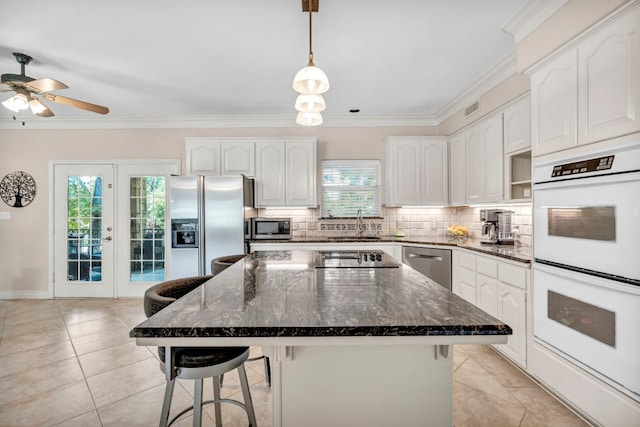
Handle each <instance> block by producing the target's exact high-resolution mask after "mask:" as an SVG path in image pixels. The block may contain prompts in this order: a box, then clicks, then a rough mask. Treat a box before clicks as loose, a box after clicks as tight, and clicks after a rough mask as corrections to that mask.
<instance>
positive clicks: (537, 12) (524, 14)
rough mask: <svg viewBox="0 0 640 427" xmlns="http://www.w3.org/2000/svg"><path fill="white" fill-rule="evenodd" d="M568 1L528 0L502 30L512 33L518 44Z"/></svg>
mask: <svg viewBox="0 0 640 427" xmlns="http://www.w3.org/2000/svg"><path fill="white" fill-rule="evenodd" d="M568 2H569V0H529V2H528V3H527V4H526V5H524V6H523V7H522V9H520V10H519V11H518V13H516V14H515V15H514V16H512V17H511V19H510V20H509V22H507V23H506V24H505V26H504V27H502V30H503V31H504V32H505V33H509V34H512V35H513V39H514V41H515V43H516V44H518V43H520V41H521V40H522V39H524V38H525V37H527V36H528V35H529V34H530V33H531V32H532V31H533V30H535V29H536V28H538V27H539V26H540V24H542V23H543V22H544V21H546V20H547V19H549V17H551V15H553V14H554V13H556V12H557V11H558V10H560V8H562V7H563V6H564V5H565V4H567V3H568Z"/></svg>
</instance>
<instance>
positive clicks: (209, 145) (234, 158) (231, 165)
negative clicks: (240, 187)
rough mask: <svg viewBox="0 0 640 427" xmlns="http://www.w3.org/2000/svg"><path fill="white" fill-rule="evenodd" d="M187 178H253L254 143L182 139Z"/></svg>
mask: <svg viewBox="0 0 640 427" xmlns="http://www.w3.org/2000/svg"><path fill="white" fill-rule="evenodd" d="M185 149H186V163H187V175H215V176H219V175H223V176H225V175H246V176H249V177H252V176H254V175H255V143H254V141H253V140H246V139H244V138H237V139H236V138H185Z"/></svg>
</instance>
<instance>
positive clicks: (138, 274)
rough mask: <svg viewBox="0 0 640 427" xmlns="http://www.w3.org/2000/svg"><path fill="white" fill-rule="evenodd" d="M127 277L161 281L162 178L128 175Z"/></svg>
mask: <svg viewBox="0 0 640 427" xmlns="http://www.w3.org/2000/svg"><path fill="white" fill-rule="evenodd" d="M129 194H130V199H129V207H130V218H129V223H130V224H131V231H130V235H129V246H130V248H131V251H130V256H131V258H130V280H131V281H133V282H155V281H162V280H164V278H165V274H164V271H165V270H164V260H165V247H164V226H165V195H166V194H165V179H164V177H162V176H133V177H131V178H130V191H129Z"/></svg>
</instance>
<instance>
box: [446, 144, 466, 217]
mask: <svg viewBox="0 0 640 427" xmlns="http://www.w3.org/2000/svg"><path fill="white" fill-rule="evenodd" d="M465 152H466V148H465V132H458V133H457V134H456V135H454V136H452V137H451V139H450V140H449V167H450V169H449V170H450V172H449V204H451V205H464V204H465V203H466V201H467V198H466V194H467V193H466V161H465V158H466V154H465Z"/></svg>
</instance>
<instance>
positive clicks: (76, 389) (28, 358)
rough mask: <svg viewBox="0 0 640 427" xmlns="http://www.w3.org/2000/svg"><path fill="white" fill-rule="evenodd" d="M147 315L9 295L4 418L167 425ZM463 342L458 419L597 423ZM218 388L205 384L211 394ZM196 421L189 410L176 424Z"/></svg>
mask: <svg viewBox="0 0 640 427" xmlns="http://www.w3.org/2000/svg"><path fill="white" fill-rule="evenodd" d="M144 318H145V317H144V313H143V310H142V301H141V300H135V299H123V300H105V299H64V300H16V301H0V331H1V335H0V426H2V427H9V426H20V427H25V426H65V427H71V426H79V427H93V426H96V427H97V426H105V427H106V426H118V427H121V426H127V427H131V426H155V425H157V423H158V418H159V413H160V408H161V406H162V398H163V392H164V375H163V374H162V372H161V371H160V369H159V367H158V361H157V357H156V355H157V353H156V349H155V348H146V347H138V346H136V345H135V342H134V341H133V340H132V339H131V338H129V330H130V329H131V328H132V327H134V326H135V325H137V324H138V323H140V322H141V321H142V320H144ZM454 350H455V351H454V367H455V373H454V422H455V426H458V427H462V426H491V427H496V426H520V427H538V426H563V427H566V426H586V425H587V424H586V423H584V422H583V421H582V420H581V419H580V418H578V417H577V416H576V415H574V414H573V413H572V412H571V411H569V410H568V409H567V408H566V407H564V406H563V405H562V404H560V403H559V402H558V401H557V400H556V399H554V398H553V397H552V396H550V395H549V394H548V393H546V392H545V391H544V390H543V389H541V388H540V387H539V386H537V385H536V384H535V383H534V382H532V381H531V380H530V379H529V378H528V377H527V376H525V375H524V374H523V373H521V372H520V371H519V370H518V369H516V368H515V367H513V366H512V365H511V364H510V363H508V362H507V361H505V360H504V359H503V358H502V357H501V356H500V355H498V354H497V353H496V352H494V351H493V350H492V349H491V348H489V347H486V346H456V347H455V349H454ZM256 354H259V349H258V348H254V349H252V355H254V356H255V355H256ZM247 366H248V369H247V373H248V377H249V383H250V385H251V392H252V397H253V402H254V407H255V410H256V415H257V418H258V423H259V425H260V426H261V427H264V426H270V425H271V410H270V403H271V394H270V389H269V387H268V386H267V385H266V383H265V381H264V368H263V364H262V361H256V362H250V363H248V364H247ZM179 384H180V387H176V389H175V395H174V405H173V408H174V409H175V411H174V410H172V413H177V412H179V411H180V410H182V409H183V408H185V407H187V406H189V404H190V402H191V398H192V393H193V389H192V382H191V381H186V382H180V383H179ZM211 389H212V387H211V383H210V382H209V383H208V385H207V384H205V391H206V393H208V394H206V393H205V398H209V399H210V398H212V394H213V393H212V391H211ZM222 393H223V397H232V398H236V399H238V400H242V397H241V392H240V388H239V385H238V380H237V375H236V374H235V372H234V373H231V374H229V375H226V376H225V380H224V387H223V389H222ZM205 412H206V415H205V417H204V418H205V420H204V423H203V424H204V425H205V426H213V425H215V423H214V418H213V417H214V415H213V407H211V406H210V405H209V406H208V407H206V409H205ZM222 413H223V425H224V426H225V427H231V426H243V425H247V420H246V415H245V414H244V412H243V411H242V409H240V408H238V407H236V406H234V405H223V410H222ZM191 421H192V420H191V416H190V414H186V415H185V416H184V417H183V418H181V419H180V420H178V421H177V422H176V423H175V424H174V425H177V426H189V425H191ZM425 425H428V421H425ZM398 426H402V422H401V417H400V418H399V421H398ZM301 427H304V426H301Z"/></svg>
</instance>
